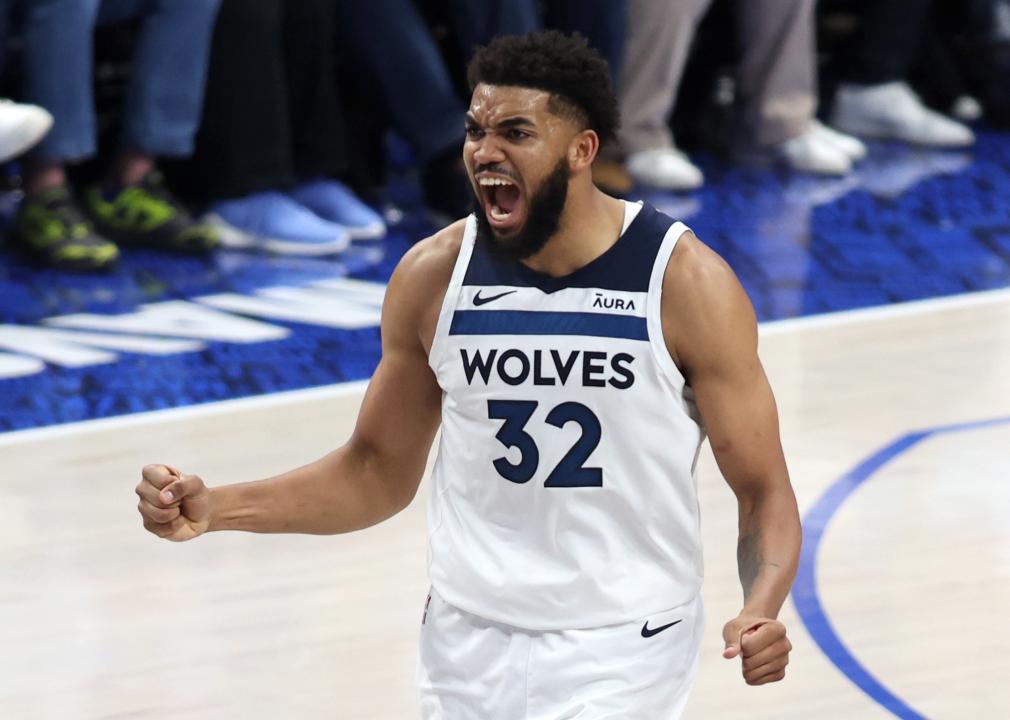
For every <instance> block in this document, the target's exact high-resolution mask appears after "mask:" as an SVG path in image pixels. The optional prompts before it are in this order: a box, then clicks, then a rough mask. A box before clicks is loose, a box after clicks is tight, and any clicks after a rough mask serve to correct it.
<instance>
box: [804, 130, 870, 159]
mask: <svg viewBox="0 0 1010 720" xmlns="http://www.w3.org/2000/svg"><path fill="white" fill-rule="evenodd" d="M811 126H812V130H813V132H814V134H815V135H817V137H818V138H819V139H821V140H823V141H824V142H826V143H828V144H829V145H834V146H835V147H836V148H838V149H839V150H841V151H842V152H843V153H845V154H846V155H848V156H849V160H851V161H852V162H856V161H857V160H862V159H863V158H865V157H866V145H864V144H863V143H862V141H860V140H859V139H858V138H854V137H852V136H851V135H846V134H844V133H840V132H838V131H837V130H833V129H832V128H829V127H828V126H827V125H823V124H822V123H821V122H820V121H818V120H813V121H812V122H811Z"/></svg>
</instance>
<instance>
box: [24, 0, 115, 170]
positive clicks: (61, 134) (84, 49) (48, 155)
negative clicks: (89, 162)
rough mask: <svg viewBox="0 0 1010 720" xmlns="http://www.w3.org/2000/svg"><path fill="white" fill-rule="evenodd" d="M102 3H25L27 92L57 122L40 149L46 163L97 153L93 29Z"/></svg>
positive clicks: (40, 158)
mask: <svg viewBox="0 0 1010 720" xmlns="http://www.w3.org/2000/svg"><path fill="white" fill-rule="evenodd" d="M98 3H99V0H32V1H31V2H27V3H25V5H26V12H25V19H24V33H23V36H24V83H25V85H24V92H25V100H26V101H27V102H31V103H35V104H36V105H41V106H42V107H44V108H45V109H46V110H48V111H49V112H50V113H52V115H53V118H54V123H53V128H52V130H51V131H50V132H49V134H48V135H47V136H46V137H45V138H44V139H43V140H42V142H41V143H39V145H38V146H37V148H36V149H35V151H34V153H33V154H34V156H35V158H37V160H38V161H40V162H45V163H52V162H57V161H64V160H73V159H78V158H84V157H88V156H90V155H93V154H94V152H95V142H96V140H95V132H96V130H95V107H94V98H93V97H92V84H91V82H92V80H91V74H92V30H93V29H94V25H95V20H96V17H97V13H98Z"/></svg>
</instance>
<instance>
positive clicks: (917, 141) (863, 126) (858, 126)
mask: <svg viewBox="0 0 1010 720" xmlns="http://www.w3.org/2000/svg"><path fill="white" fill-rule="evenodd" d="M831 124H832V125H834V126H835V127H836V128H838V129H839V130H841V131H842V132H845V133H848V134H850V135H859V136H860V137H865V138H871V139H873V140H897V141H898V142H905V143H909V144H910V145H921V146H922V147H932V148H966V147H971V146H972V145H974V144H975V139H974V138H972V139H971V140H969V141H967V142H957V143H955V142H937V141H935V140H933V141H931V140H923V139H922V138H912V137H906V136H904V135H903V134H902V133H901V132H896V131H895V130H894V129H893V128H884V127H881V126H879V125H872V124H869V123H863V122H861V121H859V120H852V121H846V122H838V119H835V120H834V121H833V122H832V123H831Z"/></svg>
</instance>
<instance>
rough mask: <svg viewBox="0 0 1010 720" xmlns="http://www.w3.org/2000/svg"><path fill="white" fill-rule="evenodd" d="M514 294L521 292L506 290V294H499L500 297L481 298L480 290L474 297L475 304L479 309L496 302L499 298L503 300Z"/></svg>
mask: <svg viewBox="0 0 1010 720" xmlns="http://www.w3.org/2000/svg"><path fill="white" fill-rule="evenodd" d="M514 292H519V291H518V290H506V291H505V292H503V293H499V294H498V295H491V296H490V297H481V296H480V290H478V291H477V294H476V295H474V296H473V304H474V306H475V307H479V306H481V305H487V304H488V303H489V302H494V301H495V300H497V299H498V298H503V297H505V296H506V295H511V294H512V293H514Z"/></svg>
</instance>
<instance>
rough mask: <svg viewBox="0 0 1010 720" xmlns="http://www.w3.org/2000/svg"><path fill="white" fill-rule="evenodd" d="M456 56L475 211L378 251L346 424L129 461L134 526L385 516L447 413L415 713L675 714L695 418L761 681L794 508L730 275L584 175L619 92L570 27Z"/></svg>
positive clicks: (737, 642) (732, 646)
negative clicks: (380, 298)
mask: <svg viewBox="0 0 1010 720" xmlns="http://www.w3.org/2000/svg"><path fill="white" fill-rule="evenodd" d="M469 79H470V82H471V86H472V87H473V96H472V100H471V103H470V108H469V111H468V112H467V114H466V121H465V122H466V142H465V144H464V147H463V157H464V160H465V163H466V167H467V170H468V172H469V175H470V178H471V181H472V183H473V188H474V192H475V194H476V200H477V210H476V212H475V213H474V214H473V215H471V216H470V217H468V218H466V219H464V220H460V221H459V222H456V223H454V224H452V225H450V226H449V227H447V228H445V229H443V230H441V231H440V232H438V233H436V234H435V235H433V236H432V237H430V238H428V239H426V240H424V241H423V242H421V243H419V244H418V245H417V246H416V247H414V248H413V249H412V250H411V251H410V252H408V253H407V254H406V256H405V257H404V258H403V260H402V261H401V262H400V265H399V267H398V268H397V269H396V271H395V272H394V273H393V277H392V279H391V280H390V282H389V288H388V291H387V293H386V300H385V306H384V309H383V318H382V345H383V356H382V361H381V362H380V363H379V366H378V368H377V370H376V372H375V376H374V377H373V378H372V381H371V384H370V385H369V388H368V391H367V393H366V395H365V399H364V403H363V405H362V408H361V413H360V416H359V418H358V421H357V426H356V428H355V430H354V433H353V435H352V437H351V439H350V440H349V441H348V442H347V444H346V445H344V446H343V447H341V448H339V449H337V450H335V451H333V452H332V453H330V454H329V455H326V456H325V457H323V458H322V459H320V460H318V461H316V462H314V463H312V464H310V465H306V466H304V467H301V468H298V469H296V470H292V471H290V472H288V473H285V474H283V475H280V476H278V477H274V478H270V479H266V480H259V481H256V482H249V483H242V484H235V485H225V486H220V487H213V488H208V487H206V486H205V485H204V483H203V481H202V480H201V479H200V478H199V477H197V476H196V475H188V474H183V473H180V472H178V471H176V470H174V469H172V468H170V467H168V466H165V465H150V466H148V467H145V468H144V471H143V480H142V482H141V483H140V484H139V485H138V486H137V493H138V494H139V495H140V498H141V499H140V506H139V508H140V512H141V514H142V516H143V519H144V526H145V527H146V528H147V529H148V530H150V531H151V532H153V533H154V534H156V535H158V536H160V537H163V538H166V539H169V540H175V541H182V540H190V539H192V538H195V537H197V536H198V535H200V534H202V533H204V532H208V531H213V530H246V531H251V532H301V533H319V534H324V533H344V532H350V531H353V530H358V529H360V528H365V527H368V526H370V525H374V524H375V523H378V522H381V521H382V520H385V519H386V518H388V517H390V516H392V515H394V514H395V513H397V512H399V511H400V510H402V509H403V508H405V507H406V506H407V505H408V504H409V503H410V501H411V499H412V498H413V497H414V494H415V493H416V491H417V487H418V484H419V483H420V480H421V475H422V472H423V470H424V467H425V460H426V458H427V456H428V452H429V449H430V446H431V443H432V440H433V438H434V436H435V433H436V430H437V429H438V428H439V425H441V430H442V433H441V440H440V444H439V451H438V459H437V461H436V464H435V469H434V475H433V477H432V488H431V493H430V498H431V499H430V506H429V517H428V532H429V542H430V549H431V564H430V575H431V583H432V589H431V595H430V597H429V599H428V605H427V608H426V613H425V619H424V621H423V623H424V624H423V627H422V634H421V653H420V655H421V658H420V663H419V671H418V680H419V685H420V690H421V705H422V715H423V717H425V718H429V719H431V720H434V719H440V720H457V719H467V720H471V719H472V720H513V719H519V718H523V719H525V718H537V719H538V720H541V719H542V720H559V719H560V718H575V717H578V718H580V720H597V719H602V718H632V719H634V720H655V719H659V718H664V719H665V718H673V717H678V716H679V715H680V713H681V712H682V710H683V707H684V705H685V702H686V699H687V693H688V691H689V689H690V686H691V684H692V682H693V679H694V674H695V669H696V666H697V659H698V648H699V642H700V638H701V635H702V607H701V600H700V588H701V581H702V559H701V547H700V537H699V516H698V502H697V498H696V483H695V478H694V470H695V464H696V461H697V458H698V452H699V446H700V444H701V442H702V439H703V436H704V435H705V434H706V433H707V434H708V436H709V437H710V438H711V443H712V448H713V450H714V452H715V456H716V458H717V460H718V463H719V467H720V469H721V471H722V473H723V475H724V476H725V478H726V480H727V482H728V483H729V484H730V486H731V488H732V489H733V491H734V493H735V494H736V496H737V498H738V500H739V527H740V537H739V544H738V557H739V566H740V579H741V581H742V584H743V591H744V592H743V594H744V603H743V606H742V609H741V610H740V614H739V615H738V616H737V617H735V618H733V619H731V620H730V621H729V622H728V623H726V625H725V627H724V629H723V636H724V638H725V641H726V647H725V651H724V657H726V658H734V657H740V658H742V667H743V676H744V678H745V679H746V681H747V682H748V683H750V684H753V685H760V684H764V683H769V682H775V681H777V680H781V679H782V678H783V677H784V675H785V667H786V664H787V662H788V657H789V651H790V649H791V646H790V643H789V640H788V639H787V637H786V630H785V628H784V627H783V625H782V624H781V623H780V622H778V621H777V620H776V619H775V618H776V616H777V614H778V612H779V609H780V608H781V606H782V603H783V601H784V600H785V597H786V595H787V593H788V591H789V587H790V584H791V582H792V580H793V575H794V572H795V568H796V563H797V556H798V552H799V547H800V525H799V519H798V514H797V509H796V501H795V498H794V496H793V491H792V488H791V486H790V483H789V478H788V474H787V471H786V465H785V462H784V460H783V455H782V449H781V445H780V441H779V434H778V419H777V414H776V409H775V402H774V399H773V397H772V392H771V389H770V388H769V385H768V382H767V380H766V378H765V375H764V371H763V370H762V367H761V363H760V362H759V360H758V357H757V352H756V346H757V330H756V324H755V319H754V313H753V310H752V309H751V306H750V303H749V302H748V300H747V298H746V296H745V294H744V292H743V289H742V288H741V287H740V285H739V283H738V282H737V280H736V278H735V277H734V275H733V273H732V271H731V270H730V269H729V267H728V266H727V265H726V263H724V262H723V261H722V260H721V259H720V258H719V257H718V256H717V255H716V254H715V253H714V252H712V251H711V250H709V249H708V248H707V247H706V246H705V245H703V244H702V243H701V242H700V241H699V240H698V239H697V238H695V237H694V235H692V234H691V232H690V231H689V230H688V229H687V228H685V227H684V226H683V225H682V224H680V223H678V222H674V221H673V220H672V219H670V218H668V217H666V216H664V215H663V214H661V213H659V212H657V211H656V210H655V209H653V208H651V207H649V206H648V205H641V204H633V203H628V202H624V201H621V200H618V199H615V198H612V197H609V196H607V195H605V194H603V193H602V192H600V191H599V190H597V189H596V188H595V187H594V186H593V183H592V179H591V172H590V167H591V165H592V162H593V160H594V158H595V157H596V155H597V151H598V150H599V145H600V142H601V140H605V139H608V138H611V137H613V134H614V131H615V127H616V124H617V110H616V107H617V105H616V102H615V99H614V95H613V92H612V91H611V89H610V83H609V78H608V74H607V69H606V65H605V63H604V62H603V60H602V59H601V58H600V57H599V56H598V55H597V54H596V53H595V52H593V51H591V50H590V49H589V48H588V47H587V45H586V43H585V42H584V40H582V39H581V38H578V37H568V36H564V35H561V34H558V33H553V32H544V33H536V34H531V35H527V36H519V37H509V38H501V39H498V40H496V41H494V42H492V43H491V44H490V45H489V46H488V47H486V48H482V49H481V50H479V51H478V52H477V54H476V55H475V57H474V59H473V62H472V63H471V66H470V69H469Z"/></svg>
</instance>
